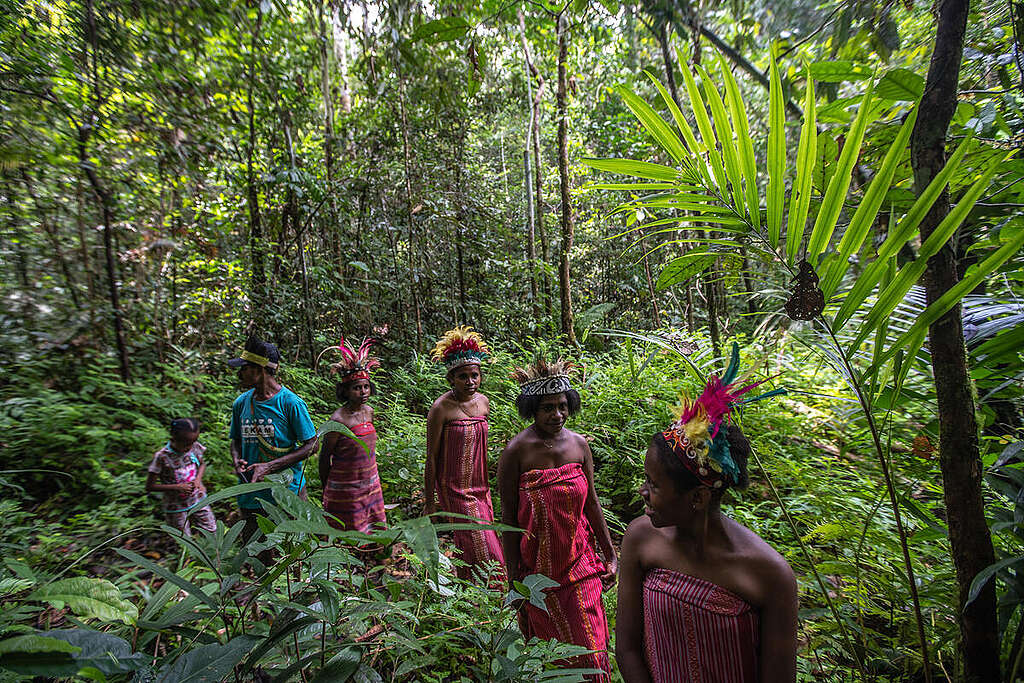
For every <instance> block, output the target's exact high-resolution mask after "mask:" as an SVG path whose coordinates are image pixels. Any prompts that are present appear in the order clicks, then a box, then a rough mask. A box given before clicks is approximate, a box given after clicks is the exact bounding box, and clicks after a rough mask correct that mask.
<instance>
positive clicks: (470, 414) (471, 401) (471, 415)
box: [458, 399, 476, 417]
mask: <svg viewBox="0 0 1024 683" xmlns="http://www.w3.org/2000/svg"><path fill="white" fill-rule="evenodd" d="M466 403H470V404H472V403H473V399H469V400H468V401H467V402H466ZM458 405H459V410H461V411H462V414H463V415H465V416H466V417H476V415H474V414H473V413H471V412H469V411H468V410H466V407H465V405H466V404H465V403H459V404H458Z"/></svg>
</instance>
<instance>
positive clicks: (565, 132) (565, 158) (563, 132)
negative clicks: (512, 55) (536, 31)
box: [555, 12, 576, 346]
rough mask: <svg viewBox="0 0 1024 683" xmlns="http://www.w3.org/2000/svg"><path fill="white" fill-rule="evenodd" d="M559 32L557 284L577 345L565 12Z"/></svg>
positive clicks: (565, 322) (569, 334) (565, 327)
mask: <svg viewBox="0 0 1024 683" xmlns="http://www.w3.org/2000/svg"><path fill="white" fill-rule="evenodd" d="M555 22H556V25H557V33H558V92H557V94H556V105H557V108H558V185H559V189H560V191H561V199H562V221H561V227H562V249H561V259H560V261H559V267H558V287H559V292H560V294H561V302H562V334H564V335H565V338H566V339H567V340H568V342H569V343H570V344H572V345H574V346H575V345H576V330H575V329H574V326H573V315H572V281H571V280H570V274H569V255H570V254H571V252H572V242H573V230H574V228H573V215H572V203H571V198H570V196H569V116H568V111H567V109H568V102H567V99H568V93H567V92H566V90H567V85H568V75H567V73H566V72H567V66H566V61H567V59H568V54H569V36H568V30H569V27H568V26H567V23H568V22H567V21H566V18H565V14H564V13H561V12H560V13H559V14H558V16H556V17H555Z"/></svg>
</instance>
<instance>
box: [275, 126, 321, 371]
mask: <svg viewBox="0 0 1024 683" xmlns="http://www.w3.org/2000/svg"><path fill="white" fill-rule="evenodd" d="M287 117H288V114H287V112H286V113H285V118H286V119H287ZM284 137H285V141H286V143H287V145H288V161H289V163H290V165H291V169H292V170H293V171H294V170H295V146H294V144H293V143H292V130H291V126H290V125H289V123H288V122H287V121H285V123H284ZM285 206H286V207H287V208H286V211H287V212H288V218H289V222H290V223H291V224H292V229H293V230H294V231H295V243H296V246H297V247H298V252H299V276H300V278H301V279H302V328H303V329H302V333H303V334H302V342H303V346H305V347H306V352H307V353H308V354H309V367H311V368H312V367H313V363H315V362H316V349H314V348H313V315H312V312H311V308H312V306H313V297H312V294H311V293H310V289H309V271H308V269H307V267H306V243H305V226H304V225H303V224H302V220H301V217H300V216H299V201H298V199H297V198H296V196H295V190H294V189H293V188H292V187H291V186H289V187H288V195H287V200H286V202H285ZM310 218H312V216H311V217H310ZM282 227H283V226H282ZM282 232H283V231H282ZM284 238H285V236H284V234H282V236H281V239H282V241H283V240H284Z"/></svg>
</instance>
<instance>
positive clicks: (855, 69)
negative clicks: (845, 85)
mask: <svg viewBox="0 0 1024 683" xmlns="http://www.w3.org/2000/svg"><path fill="white" fill-rule="evenodd" d="M808 70H809V72H810V77H811V78H813V79H815V80H818V81H825V82H826V83H839V82H842V81H864V80H867V79H869V78H871V69H869V68H868V67H866V66H864V65H862V64H858V63H856V62H849V61H841V60H840V61H833V62H814V63H812V64H811V65H810V66H809V67H808Z"/></svg>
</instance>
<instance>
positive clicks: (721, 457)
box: [615, 345, 797, 683]
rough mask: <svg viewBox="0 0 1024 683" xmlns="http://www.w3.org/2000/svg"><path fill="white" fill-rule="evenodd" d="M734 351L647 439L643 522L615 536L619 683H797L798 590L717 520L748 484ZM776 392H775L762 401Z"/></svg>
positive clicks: (747, 534)
mask: <svg viewBox="0 0 1024 683" xmlns="http://www.w3.org/2000/svg"><path fill="white" fill-rule="evenodd" d="M738 364H739V349H738V348H737V347H736V346H735V345H734V346H733V355H732V362H731V363H730V365H729V369H728V370H726V372H725V375H724V376H722V377H721V378H719V377H717V376H712V377H711V378H710V380H709V381H708V383H707V385H706V386H705V387H704V391H703V393H701V395H700V397H699V398H697V400H696V401H689V400H686V399H685V398H684V400H683V402H682V405H681V406H680V408H679V409H678V411H677V419H676V421H674V422H673V423H672V424H671V425H670V426H669V428H668V429H666V430H665V431H663V432H659V433H657V434H655V435H654V437H653V438H652V439H651V445H650V447H649V448H648V449H647V456H646V460H645V462H644V472H645V474H646V478H645V481H644V483H643V485H642V486H641V487H640V496H641V497H642V498H643V501H644V504H645V506H646V509H645V512H646V515H644V516H643V517H640V518H638V519H635V520H633V522H632V524H630V525H629V528H628V530H627V531H626V535H625V537H624V538H623V539H622V570H621V572H620V574H619V599H618V614H617V620H616V626H615V636H616V638H615V640H616V643H615V653H616V659H617V661H618V664H619V670H620V671H621V672H622V676H623V678H624V679H625V680H626V682H627V683H639V682H644V683H647V682H650V681H653V682H654V683H658V682H668V681H671V682H672V683H684V682H699V681H731V682H735V683H746V682H749V681H760V682H761V683H766V682H768V681H786V682H791V681H794V680H795V679H796V645H797V641H796V629H797V591H796V579H795V577H794V576H793V570H792V569H790V567H789V564H788V563H787V562H786V560H785V559H784V558H783V557H782V556H781V555H780V554H779V553H778V552H776V551H775V550H774V549H773V548H772V547H771V546H769V545H768V544H767V543H765V542H764V541H763V540H761V538H760V537H758V535H757V534H755V533H754V532H753V531H751V530H750V529H747V528H746V527H744V526H743V525H741V524H739V523H737V522H735V521H733V520H731V519H729V518H728V517H726V516H725V515H724V514H722V512H721V502H722V495H723V493H724V492H725V491H726V490H728V489H742V488H745V487H746V485H747V458H748V456H749V454H750V442H749V441H747V438H746V437H745V436H744V435H743V433H742V432H741V431H740V430H739V427H738V426H737V425H735V424H733V423H731V422H730V420H729V417H730V414H731V412H732V409H733V408H734V407H735V406H737V405H738V404H740V403H749V402H751V401H753V400H756V399H746V400H741V399H740V397H741V396H743V395H744V394H745V393H746V392H748V391H749V390H750V389H752V388H754V387H755V386H757V385H758V384H760V382H758V383H755V384H751V385H748V386H744V387H740V386H738V385H739V384H740V382H736V381H734V380H735V379H736V370H737V368H738ZM778 393H781V390H775V391H771V392H768V393H766V394H762V395H761V396H760V397H758V398H765V397H767V396H770V395H776V394H778Z"/></svg>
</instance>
